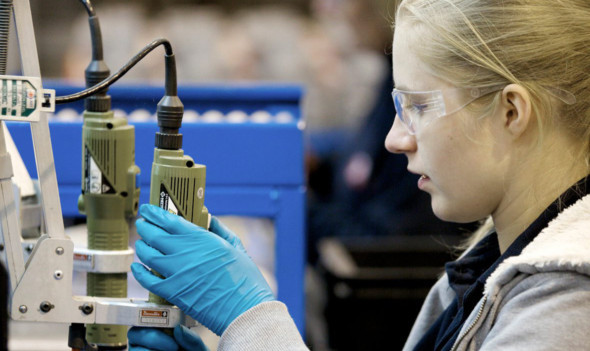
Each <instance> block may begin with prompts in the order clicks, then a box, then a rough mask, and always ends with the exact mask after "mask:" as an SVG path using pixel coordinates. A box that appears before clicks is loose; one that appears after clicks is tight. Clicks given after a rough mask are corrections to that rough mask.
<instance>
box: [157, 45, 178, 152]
mask: <svg viewBox="0 0 590 351" xmlns="http://www.w3.org/2000/svg"><path fill="white" fill-rule="evenodd" d="M165 63H166V82H165V89H166V92H165V95H164V97H162V99H161V100H160V102H159V103H158V107H157V110H156V116H157V117H158V127H160V131H159V132H157V133H156V148H158V149H166V150H180V149H181V148H182V134H180V133H179V130H180V126H181V125H182V116H183V115H184V105H183V104H182V102H181V101H180V99H179V98H178V93H177V91H178V87H177V84H176V60H175V58H174V54H170V55H168V54H167V55H165Z"/></svg>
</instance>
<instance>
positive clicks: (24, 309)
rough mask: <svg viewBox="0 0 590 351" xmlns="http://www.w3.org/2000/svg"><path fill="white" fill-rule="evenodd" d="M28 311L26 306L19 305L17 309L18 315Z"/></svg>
mask: <svg viewBox="0 0 590 351" xmlns="http://www.w3.org/2000/svg"><path fill="white" fill-rule="evenodd" d="M28 310H29V309H28V308H27V306H25V305H20V306H19V307H18V311H19V312H20V313H27V311H28Z"/></svg>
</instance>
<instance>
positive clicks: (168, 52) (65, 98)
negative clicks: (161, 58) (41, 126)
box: [55, 39, 176, 104]
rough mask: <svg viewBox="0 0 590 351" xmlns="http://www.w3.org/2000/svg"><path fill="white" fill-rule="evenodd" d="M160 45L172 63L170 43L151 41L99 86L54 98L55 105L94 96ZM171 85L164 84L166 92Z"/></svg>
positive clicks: (168, 80) (168, 79)
mask: <svg viewBox="0 0 590 351" xmlns="http://www.w3.org/2000/svg"><path fill="white" fill-rule="evenodd" d="M160 45H163V46H164V49H165V51H166V56H167V57H172V61H174V59H173V58H174V53H173V52H172V45H171V44H170V42H169V41H168V40H167V39H156V40H154V41H152V42H151V43H149V44H148V45H146V46H145V47H144V48H143V49H141V51H139V52H138V53H137V54H136V55H135V56H133V57H132V58H131V59H130V60H129V61H128V62H127V63H126V64H125V65H124V66H123V67H121V68H120V69H119V70H118V71H117V72H115V73H113V74H112V75H111V76H110V77H108V78H106V79H105V80H103V81H102V82H100V83H99V84H97V85H95V86H93V87H91V88H88V89H85V90H83V91H81V92H79V93H75V94H70V95H65V96H58V97H56V98H55V103H56V104H64V103H68V102H73V101H78V100H80V99H84V98H85V97H88V96H90V95H92V94H95V93H97V92H99V91H101V90H102V89H104V88H106V87H108V86H110V85H112V84H113V83H115V82H116V81H117V80H119V78H121V77H122V76H123V75H124V74H125V73H127V72H128V71H129V70H130V69H131V68H133V66H135V65H136V64H137V63H138V62H139V61H141V60H142V59H143V58H144V57H145V56H146V55H147V54H149V53H150V52H151V51H152V50H154V49H155V48H156V47H158V46H160ZM167 61H169V60H168V59H167ZM175 71H176V70H174V73H176V72H175ZM171 79H176V76H175V77H174V78H168V77H166V82H167V83H168V82H170V81H171ZM171 85H172V84H166V90H168V89H169V87H170V86H171ZM173 89H174V90H175V89H176V84H174V87H173ZM166 93H168V92H166ZM167 95H168V94H167ZM174 95H175V94H174Z"/></svg>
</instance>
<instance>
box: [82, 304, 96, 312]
mask: <svg viewBox="0 0 590 351" xmlns="http://www.w3.org/2000/svg"><path fill="white" fill-rule="evenodd" d="M79 308H80V310H82V313H84V314H91V313H92V311H94V306H92V304H90V303H85V304H83V305H82V306H80V307H79Z"/></svg>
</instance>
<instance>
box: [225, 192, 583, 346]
mask: <svg viewBox="0 0 590 351" xmlns="http://www.w3.org/2000/svg"><path fill="white" fill-rule="evenodd" d="M454 294H455V293H454V291H453V290H452V289H451V288H450V287H449V284H448V279H447V277H446V276H443V277H442V278H441V279H440V280H439V281H438V282H437V283H436V284H435V285H434V287H433V288H432V290H431V291H430V293H429V294H428V296H427V298H426V300H425V302H424V305H423V307H422V310H421V311H420V314H419V315H418V318H417V320H416V322H415V324H414V327H413V328H412V331H411V333H410V336H409V338H408V340H407V342H406V345H405V347H404V351H410V350H412V349H413V348H414V347H415V345H416V343H417V342H418V341H419V340H420V338H421V337H422V335H424V333H426V331H427V330H428V328H429V327H430V326H431V325H432V324H433V323H434V321H435V320H436V319H437V318H438V317H439V316H440V315H441V313H442V312H443V311H444V310H445V309H446V307H447V306H449V304H450V303H451V302H452V301H453V298H454V297H455V295H454ZM218 350H220V351H227V350H239V351H249V350H252V351H254V350H256V351H259V350H276V351H282V350H307V347H306V346H305V344H304V343H303V340H302V339H301V337H300V335H299V333H298V331H297V328H296V327H295V324H294V323H293V320H292V319H291V317H290V316H289V313H288V311H287V308H286V307H285V305H284V304H282V303H281V302H278V301H273V302H265V303H262V304H260V305H258V306H256V307H253V308H252V309H250V310H248V311H246V312H245V313H244V314H242V315H241V316H240V317H238V318H237V319H236V320H235V321H233V322H232V323H231V324H230V325H229V327H228V328H227V330H226V331H225V333H224V334H223V335H222V337H221V340H220V344H219V348H218ZM453 350H457V351H463V350H482V351H486V350H508V351H512V350H568V351H569V350H590V195H587V196H585V197H583V198H582V199H580V200H578V201H577V202H576V203H575V204H573V205H572V206H570V207H568V208H566V209H565V210H564V211H562V212H561V213H560V214H559V216H557V217H556V218H555V219H554V220H552V221H551V222H550V223H549V225H548V226H547V227H546V228H545V229H543V230H542V231H541V232H540V233H539V235H537V237H536V238H535V239H534V240H533V241H532V242H531V243H530V244H529V245H527V246H526V247H525V248H524V250H523V251H522V253H521V254H520V255H518V256H513V257H510V258H508V259H506V260H505V261H504V262H502V263H501V264H500V266H498V268H497V269H496V270H495V271H494V272H493V273H492V275H491V276H490V277H489V278H488V280H487V281H486V287H485V290H484V294H483V297H482V299H481V300H480V301H479V303H478V305H477V307H476V308H475V309H474V310H473V311H472V313H471V314H470V315H469V317H468V318H467V321H466V322H465V324H464V325H463V327H462V329H461V332H460V334H459V338H458V339H457V341H456V343H455V345H454V347H453Z"/></svg>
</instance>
